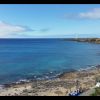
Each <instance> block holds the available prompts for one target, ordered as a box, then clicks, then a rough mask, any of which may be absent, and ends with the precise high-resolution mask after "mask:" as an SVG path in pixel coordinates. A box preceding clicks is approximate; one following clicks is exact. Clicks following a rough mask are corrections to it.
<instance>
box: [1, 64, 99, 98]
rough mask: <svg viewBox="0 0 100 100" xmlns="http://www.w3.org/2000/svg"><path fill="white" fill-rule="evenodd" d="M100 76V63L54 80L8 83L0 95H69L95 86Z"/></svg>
mask: <svg viewBox="0 0 100 100" xmlns="http://www.w3.org/2000/svg"><path fill="white" fill-rule="evenodd" d="M99 77H100V65H98V66H95V67H93V68H92V67H91V68H90V69H86V70H80V71H72V72H67V73H63V74H61V75H59V77H58V78H56V79H54V80H40V81H31V82H22V83H19V84H12V85H8V86H6V87H5V88H3V89H0V96H68V94H69V93H70V92H71V91H74V90H76V89H78V88H82V89H83V90H84V91H87V90H89V89H90V88H91V87H94V86H95V84H96V81H97V80H98V79H99Z"/></svg>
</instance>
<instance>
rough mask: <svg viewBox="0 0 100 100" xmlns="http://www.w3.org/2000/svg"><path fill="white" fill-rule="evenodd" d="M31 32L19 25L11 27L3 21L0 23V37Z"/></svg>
mask: <svg viewBox="0 0 100 100" xmlns="http://www.w3.org/2000/svg"><path fill="white" fill-rule="evenodd" d="M26 31H31V29H29V28H28V27H25V26H20V25H12V24H9V23H6V22H3V21H0V37H9V36H11V35H14V34H18V35H19V34H20V33H21V32H26Z"/></svg>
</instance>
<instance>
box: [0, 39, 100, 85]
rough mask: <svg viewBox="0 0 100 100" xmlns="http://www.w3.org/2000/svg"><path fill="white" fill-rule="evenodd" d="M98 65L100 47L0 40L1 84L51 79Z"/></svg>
mask: <svg viewBox="0 0 100 100" xmlns="http://www.w3.org/2000/svg"><path fill="white" fill-rule="evenodd" d="M98 64H100V44H93V43H86V42H75V41H64V40H63V39H0V85H2V84H10V83H12V82H17V81H19V80H31V79H33V80H36V79H52V78H55V77H56V76H57V75H59V74H61V73H63V72H66V71H70V70H79V69H81V68H87V67H90V66H95V65H98Z"/></svg>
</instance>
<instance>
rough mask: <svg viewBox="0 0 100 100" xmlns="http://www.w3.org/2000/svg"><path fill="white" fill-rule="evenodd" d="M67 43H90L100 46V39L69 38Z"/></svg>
mask: <svg viewBox="0 0 100 100" xmlns="http://www.w3.org/2000/svg"><path fill="white" fill-rule="evenodd" d="M64 40H65V41H77V42H89V43H96V44H100V38H69V39H68V38H67V39H64Z"/></svg>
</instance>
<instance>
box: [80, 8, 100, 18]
mask: <svg viewBox="0 0 100 100" xmlns="http://www.w3.org/2000/svg"><path fill="white" fill-rule="evenodd" d="M79 17H80V18H86V19H100V8H94V9H92V10H91V11H88V12H81V13H80V14H79Z"/></svg>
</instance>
